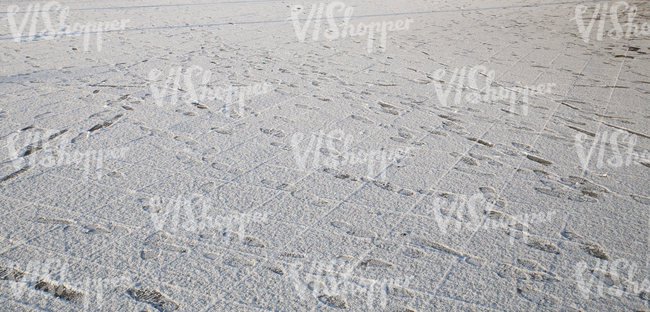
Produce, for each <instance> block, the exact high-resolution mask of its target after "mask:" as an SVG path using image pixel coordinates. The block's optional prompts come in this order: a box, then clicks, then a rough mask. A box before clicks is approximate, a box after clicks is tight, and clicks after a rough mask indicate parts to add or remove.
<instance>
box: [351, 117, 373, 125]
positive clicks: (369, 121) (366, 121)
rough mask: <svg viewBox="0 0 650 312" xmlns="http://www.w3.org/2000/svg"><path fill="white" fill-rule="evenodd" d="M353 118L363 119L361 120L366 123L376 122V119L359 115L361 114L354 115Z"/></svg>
mask: <svg viewBox="0 0 650 312" xmlns="http://www.w3.org/2000/svg"><path fill="white" fill-rule="evenodd" d="M352 119H354V120H358V121H361V122H363V123H365V124H374V123H375V122H374V121H372V120H370V119H368V118H366V117H363V116H359V115H352Z"/></svg>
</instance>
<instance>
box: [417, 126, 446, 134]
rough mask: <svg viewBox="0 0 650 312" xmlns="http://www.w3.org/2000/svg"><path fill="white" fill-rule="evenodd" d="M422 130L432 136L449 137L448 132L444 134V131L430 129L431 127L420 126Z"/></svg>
mask: <svg viewBox="0 0 650 312" xmlns="http://www.w3.org/2000/svg"><path fill="white" fill-rule="evenodd" d="M420 128H422V130H424V131H427V132H429V133H431V134H434V135H440V136H447V135H448V134H447V133H446V132H442V131H439V130H436V129H435V128H433V127H429V126H420Z"/></svg>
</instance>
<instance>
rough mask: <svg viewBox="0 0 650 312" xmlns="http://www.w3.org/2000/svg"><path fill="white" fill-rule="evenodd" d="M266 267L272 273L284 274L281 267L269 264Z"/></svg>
mask: <svg viewBox="0 0 650 312" xmlns="http://www.w3.org/2000/svg"><path fill="white" fill-rule="evenodd" d="M268 269H269V271H271V272H273V273H276V274H280V275H284V269H283V268H281V267H278V266H271V267H268Z"/></svg>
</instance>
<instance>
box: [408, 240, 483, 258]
mask: <svg viewBox="0 0 650 312" xmlns="http://www.w3.org/2000/svg"><path fill="white" fill-rule="evenodd" d="M412 241H413V242H414V243H415V244H418V245H421V246H424V247H430V248H433V249H437V250H440V251H444V252H446V253H448V254H452V255H455V256H460V257H467V258H471V257H472V256H471V255H468V254H466V253H462V252H459V251H456V250H454V249H452V248H449V247H447V246H445V245H442V244H438V243H436V242H434V241H432V240H430V239H427V238H421V237H417V238H414V239H413V240H412Z"/></svg>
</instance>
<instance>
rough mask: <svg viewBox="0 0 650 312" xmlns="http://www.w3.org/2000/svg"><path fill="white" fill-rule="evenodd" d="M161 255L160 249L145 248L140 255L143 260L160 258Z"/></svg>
mask: <svg viewBox="0 0 650 312" xmlns="http://www.w3.org/2000/svg"><path fill="white" fill-rule="evenodd" d="M159 255H160V250H159V249H144V250H142V251H141V252H140V257H141V258H142V259H143V260H149V259H154V258H158V256H159Z"/></svg>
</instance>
